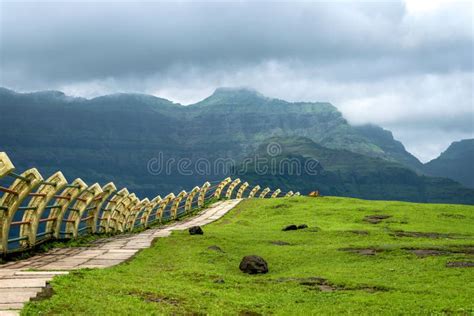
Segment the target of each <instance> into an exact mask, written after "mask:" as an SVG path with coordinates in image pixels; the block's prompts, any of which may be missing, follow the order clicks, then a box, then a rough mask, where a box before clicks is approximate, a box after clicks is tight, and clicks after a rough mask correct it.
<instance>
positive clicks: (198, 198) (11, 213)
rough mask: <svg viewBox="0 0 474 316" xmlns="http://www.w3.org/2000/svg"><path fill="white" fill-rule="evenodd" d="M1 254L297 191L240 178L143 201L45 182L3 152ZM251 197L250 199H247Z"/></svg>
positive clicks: (58, 177)
mask: <svg viewBox="0 0 474 316" xmlns="http://www.w3.org/2000/svg"><path fill="white" fill-rule="evenodd" d="M0 180H1V184H3V183H7V182H8V183H9V185H5V186H3V185H0V194H1V195H0V255H6V254H8V253H12V252H20V251H25V250H28V249H31V248H32V247H34V246H36V245H38V244H40V243H42V242H45V241H49V240H54V239H72V238H77V237H79V236H83V235H87V234H96V233H124V232H130V231H132V230H133V229H135V228H139V227H142V228H148V227H150V226H151V225H154V224H157V223H164V222H167V221H172V220H176V219H178V218H180V217H183V216H187V215H189V214H191V213H194V212H196V211H197V210H199V209H202V208H204V207H205V206H206V205H207V204H208V203H209V202H211V201H215V200H219V199H222V198H227V199H231V198H237V199H241V198H253V197H259V198H276V197H283V196H285V197H290V196H297V195H299V192H296V193H293V192H292V191H290V192H281V190H280V189H276V190H275V191H272V190H271V189H270V188H265V189H263V190H262V191H260V189H261V188H260V186H258V185H256V186H254V187H251V186H250V185H249V183H247V182H243V183H242V181H241V180H240V179H231V178H226V179H224V180H222V181H217V182H213V183H211V182H205V183H204V184H203V185H202V186H200V187H198V186H196V187H194V188H193V189H192V190H191V191H189V192H186V191H181V192H179V193H178V194H176V195H175V194H173V193H169V194H168V195H166V196H164V197H163V198H162V197H161V196H159V195H158V196H156V197H154V198H153V199H151V200H150V199H148V198H145V199H142V200H140V199H139V198H138V197H137V196H136V195H135V194H134V193H132V192H129V191H128V190H127V189H126V188H123V189H120V190H118V189H117V188H116V186H115V185H114V184H113V183H112V182H110V183H107V184H106V185H104V186H100V185H99V184H98V183H94V184H92V185H87V184H86V183H85V182H84V181H82V180H81V179H75V180H74V181H72V182H71V183H69V182H68V181H67V180H66V178H65V177H64V175H63V174H62V173H61V172H60V171H58V172H56V173H54V174H53V175H51V176H50V177H49V178H47V179H44V178H43V176H42V175H41V174H40V172H39V171H38V170H36V169H35V168H32V169H29V170H26V171H24V172H23V173H21V174H18V173H16V172H15V167H14V165H13V164H12V162H11V161H10V159H9V158H8V155H7V154H6V153H5V152H0ZM245 193H247V194H245Z"/></svg>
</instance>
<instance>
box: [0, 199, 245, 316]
mask: <svg viewBox="0 0 474 316" xmlns="http://www.w3.org/2000/svg"><path fill="white" fill-rule="evenodd" d="M240 201H241V200H240V199H238V200H237V199H235V200H227V201H222V202H217V203H215V204H213V205H212V206H211V207H209V208H208V209H206V210H204V211H203V212H202V213H200V214H199V215H197V216H195V217H193V218H189V219H187V220H184V221H182V222H175V223H173V224H170V225H168V226H164V227H159V228H152V229H148V230H146V231H144V232H141V233H139V234H134V235H132V234H129V235H120V236H114V237H111V238H104V239H101V240H98V241H97V242H95V243H94V245H93V246H92V247H75V248H57V249H52V250H50V251H48V252H46V253H44V254H40V255H36V256H34V257H30V258H28V259H25V260H21V261H15V262H9V263H6V264H3V265H0V316H3V315H18V314H19V311H20V310H21V308H22V307H23V305H24V304H25V303H26V302H28V301H29V300H30V299H31V298H35V297H37V295H38V293H40V292H42V291H44V289H45V288H46V286H47V282H48V281H50V280H51V279H52V278H53V277H54V276H55V275H58V274H67V273H68V272H67V271H68V270H74V269H82V268H107V267H111V266H114V265H117V264H119V263H121V262H123V261H125V260H127V259H129V258H131V257H132V256H133V255H134V254H135V253H137V252H138V251H139V250H141V249H144V248H148V247H150V245H151V243H152V241H153V240H154V239H155V238H157V237H168V236H169V235H170V234H171V231H173V230H184V229H188V228H189V227H191V226H197V225H198V226H203V225H206V224H209V223H211V222H213V221H215V220H217V219H219V218H221V217H222V216H223V215H224V214H225V213H227V212H228V211H230V210H231V209H232V208H234V207H235V206H236V205H237V204H238V203H239V202H240ZM32 269H34V270H35V271H31V270H32ZM28 270H29V271H28Z"/></svg>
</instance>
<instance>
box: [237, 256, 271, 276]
mask: <svg viewBox="0 0 474 316" xmlns="http://www.w3.org/2000/svg"><path fill="white" fill-rule="evenodd" d="M239 269H240V270H241V271H242V272H244V273H248V274H257V273H267V272H268V264H267V262H266V261H265V260H264V259H263V258H262V257H260V256H256V255H251V256H245V257H243V258H242V261H240V265H239Z"/></svg>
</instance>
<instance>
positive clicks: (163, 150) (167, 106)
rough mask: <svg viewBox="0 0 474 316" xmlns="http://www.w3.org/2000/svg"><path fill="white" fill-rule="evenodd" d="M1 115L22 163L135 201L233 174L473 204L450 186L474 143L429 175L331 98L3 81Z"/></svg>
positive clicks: (296, 186) (8, 148)
mask: <svg viewBox="0 0 474 316" xmlns="http://www.w3.org/2000/svg"><path fill="white" fill-rule="evenodd" d="M0 113H2V115H1V116H0V126H2V129H0V140H1V142H0V151H5V152H7V153H8V155H9V156H10V157H11V158H12V159H13V161H14V162H15V165H16V167H17V168H18V170H25V169H27V168H31V167H37V168H38V169H39V170H41V171H42V172H43V173H44V174H52V173H53V172H55V171H56V170H58V169H60V170H62V171H63V172H64V174H65V175H66V177H67V178H68V179H74V178H75V177H81V178H82V179H84V180H85V181H87V182H88V183H94V182H99V183H106V182H108V181H110V180H113V181H114V182H115V183H116V184H117V185H118V186H120V187H128V188H129V189H131V190H133V191H134V192H136V193H137V194H138V195H139V196H152V195H156V194H157V193H160V194H165V193H166V192H170V191H173V192H176V193H177V192H178V191H180V190H182V189H185V190H190V189H191V188H192V187H194V186H196V185H200V184H202V183H203V182H204V181H207V180H220V179H222V178H224V177H227V176H229V175H230V176H241V177H242V178H243V179H248V180H249V181H250V182H251V183H259V184H261V185H268V186H272V187H273V186H278V187H280V188H281V189H282V190H285V191H288V190H294V191H295V190H296V191H301V192H302V193H307V192H309V191H311V190H314V189H318V190H320V192H321V193H322V194H325V195H339V196H352V197H361V198H366V199H388V200H390V199H397V200H406V201H417V202H442V203H465V204H474V189H472V188H471V189H469V188H467V187H463V186H462V185H461V184H460V183H458V182H456V181H454V180H457V181H459V182H461V183H464V184H465V185H466V186H470V184H471V183H470V182H468V181H465V180H466V179H472V178H474V170H473V168H472V167H470V165H471V164H470V160H471V159H470V157H469V156H472V153H473V152H474V151H473V149H474V148H473V146H472V145H474V143H473V142H472V140H471V141H464V142H462V144H461V146H459V145H455V146H454V147H455V148H454V147H453V150H448V151H447V152H449V153H450V154H449V155H444V156H446V157H440V158H439V159H438V160H439V163H433V164H431V163H430V165H431V167H432V168H431V169H430V170H429V171H430V174H431V173H432V174H433V175H435V176H437V177H427V176H425V175H424V173H426V172H425V165H423V164H422V163H421V162H420V161H419V160H418V159H417V158H416V157H414V156H413V155H411V154H410V153H409V152H408V151H407V150H406V149H405V147H404V146H403V144H402V143H401V142H399V141H397V140H396V139H394V137H393V135H392V133H391V132H390V131H388V130H384V129H383V128H381V127H379V126H376V125H363V126H353V125H351V124H350V123H349V122H348V121H347V120H346V119H345V118H344V117H343V115H342V114H341V113H340V112H339V111H338V109H337V108H336V107H335V106H333V105H332V104H330V103H327V102H287V101H284V100H281V99H274V98H269V97H266V96H264V95H262V94H261V93H259V92H257V91H255V90H250V89H235V88H219V89H217V90H216V91H214V93H212V95H210V96H208V97H207V98H205V99H203V100H201V101H200V102H197V103H195V104H192V105H188V106H182V105H181V104H177V103H173V102H171V101H169V100H167V99H164V98H157V97H155V96H151V95H145V94H126V93H116V94H111V95H106V96H101V97H96V98H92V99H85V98H77V97H71V96H67V95H65V94H64V93H63V92H60V91H42V92H36V93H17V92H14V91H11V90H8V89H4V88H0ZM271 148H274V149H275V150H270V149H271ZM466 153H467V154H466ZM249 158H251V161H250V164H248V162H249V161H248V159H249ZM445 158H447V159H445ZM262 159H264V161H266V163H267V164H269V165H270V167H272V163H273V162H272V161H274V162H275V163H276V162H277V161H282V160H284V161H286V162H290V161H291V162H293V163H296V164H297V165H298V166H300V167H299V168H300V170H303V169H302V167H303V166H306V165H307V161H308V159H309V160H311V162H312V163H313V167H316V169H315V170H306V169H304V170H305V172H301V171H300V172H299V173H298V172H297V170H292V171H291V172H285V171H284V170H275V171H274V172H273V171H269V172H268V171H267V172H260V171H259V168H258V165H257V164H259V162H261V161H262ZM275 159H276V160H275ZM221 162H223V163H224V165H222V164H221ZM183 163H184V165H183ZM203 164H204V166H207V167H205V168H204V169H202V167H203ZM165 165H166V166H169V167H165ZM242 166H244V168H242ZM310 171H316V174H313V173H312V172H310ZM459 175H462V176H464V177H459ZM448 178H452V179H448ZM453 179H454V180H453ZM471 187H472V186H471Z"/></svg>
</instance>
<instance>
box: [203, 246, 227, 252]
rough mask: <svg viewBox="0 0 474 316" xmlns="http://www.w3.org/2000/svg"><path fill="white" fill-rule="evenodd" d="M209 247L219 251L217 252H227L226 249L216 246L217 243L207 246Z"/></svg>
mask: <svg viewBox="0 0 474 316" xmlns="http://www.w3.org/2000/svg"><path fill="white" fill-rule="evenodd" d="M207 249H209V250H214V251H217V252H225V251H224V250H222V248H221V247H219V246H216V245H212V246H209V247H207Z"/></svg>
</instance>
